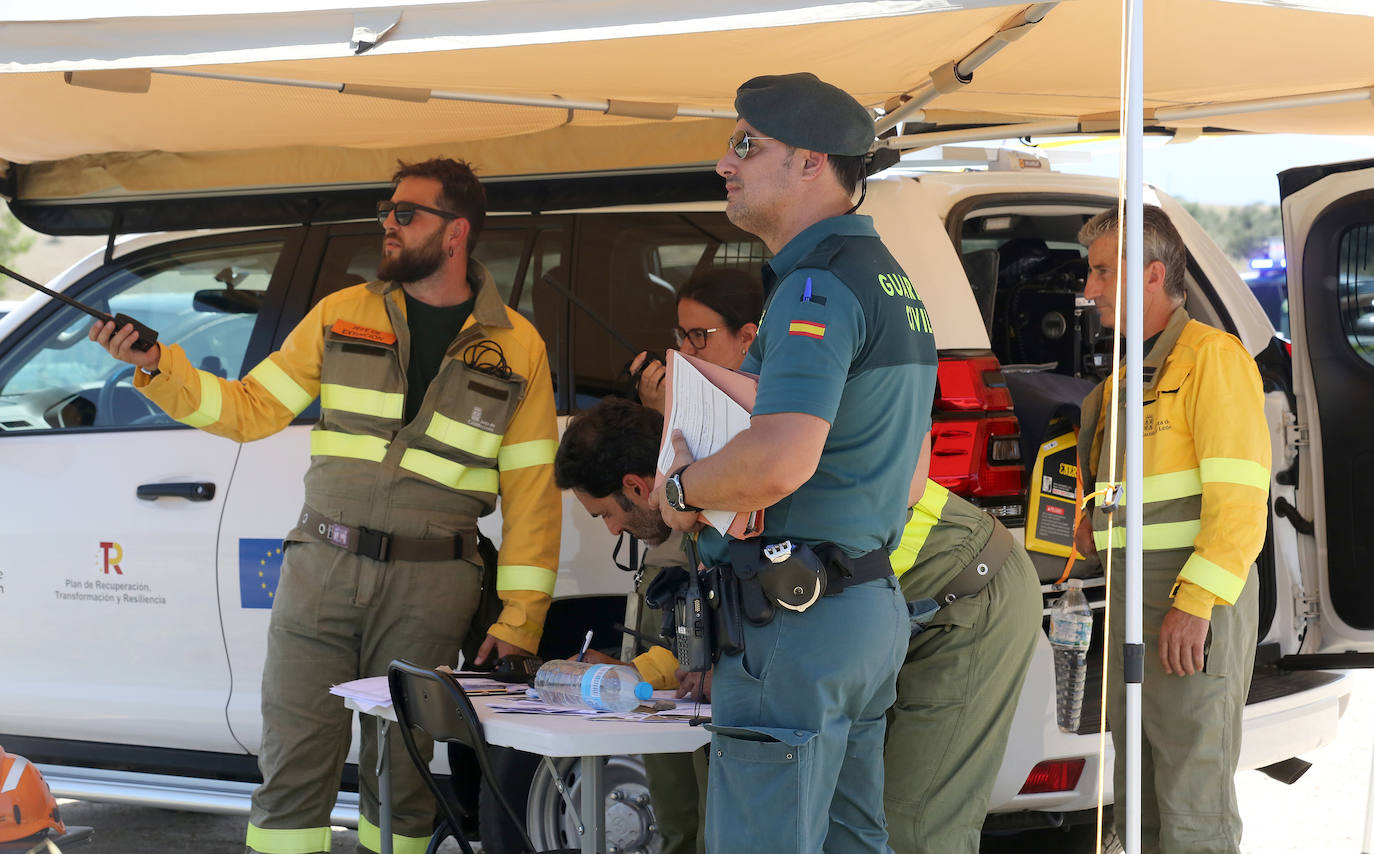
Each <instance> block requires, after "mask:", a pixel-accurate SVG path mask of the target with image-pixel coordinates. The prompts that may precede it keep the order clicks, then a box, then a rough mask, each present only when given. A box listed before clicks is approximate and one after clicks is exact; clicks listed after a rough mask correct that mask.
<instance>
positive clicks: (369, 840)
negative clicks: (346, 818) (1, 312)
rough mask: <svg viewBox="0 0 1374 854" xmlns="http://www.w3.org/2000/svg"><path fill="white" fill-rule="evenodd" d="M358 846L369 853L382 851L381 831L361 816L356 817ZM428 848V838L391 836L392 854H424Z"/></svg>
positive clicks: (395, 834) (396, 834)
mask: <svg viewBox="0 0 1374 854" xmlns="http://www.w3.org/2000/svg"><path fill="white" fill-rule="evenodd" d="M358 844H359V845H361V846H363V847H364V848H366V849H367V850H369V851H381V850H382V830H381V828H379V827H377V825H375V824H373V823H372V822H370V821H368V820H367V819H366V818H364V817H363V816H362V815H361V814H360V815H359V816H358ZM428 847H429V837H428V836H402V835H400V834H399V833H393V834H391V850H392V852H394V854H425V849H427V848H428Z"/></svg>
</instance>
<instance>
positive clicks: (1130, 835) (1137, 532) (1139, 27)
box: [1117, 0, 1145, 854]
mask: <svg viewBox="0 0 1374 854" xmlns="http://www.w3.org/2000/svg"><path fill="white" fill-rule="evenodd" d="M1144 5H1145V4H1144V0H1124V6H1123V12H1124V13H1125V14H1126V33H1125V35H1126V44H1125V45H1124V47H1125V49H1126V51H1127V62H1126V87H1125V89H1126V91H1125V97H1126V105H1125V107H1126V108H1125V111H1124V113H1125V114H1124V117H1123V126H1122V128H1121V131H1122V136H1123V137H1124V138H1125V141H1126V201H1125V208H1126V210H1125V216H1126V223H1125V228H1124V229H1123V230H1122V231H1123V232H1124V234H1125V237H1126V246H1125V264H1126V495H1125V506H1126V591H1125V592H1126V614H1125V620H1126V622H1125V628H1126V645H1125V650H1124V653H1123V655H1122V662H1121V666H1122V667H1123V668H1124V669H1125V684H1126V839H1125V840H1124V841H1125V845H1126V851H1127V852H1128V853H1129V854H1137V852H1139V851H1140V850H1141V849H1140V691H1141V681H1142V677H1143V673H1142V671H1143V670H1144V645H1143V643H1142V633H1141V622H1142V618H1141V605H1142V601H1143V595H1142V586H1141V574H1142V559H1141V539H1140V538H1141V531H1142V528H1143V519H1144V517H1143V515H1142V511H1143V506H1144V502H1143V501H1142V500H1141V499H1142V497H1143V496H1142V493H1141V483H1142V479H1143V476H1144V459H1145V452H1144V444H1145V428H1144V419H1143V412H1142V409H1143V405H1144V397H1145V388H1144V382H1143V372H1142V371H1141V363H1142V362H1143V361H1144V357H1145V354H1144V343H1145V342H1144V340H1143V338H1144V335H1143V330H1144V320H1145V318H1144V314H1145V294H1144V275H1145V261H1144V249H1143V235H1142V233H1141V230H1142V226H1143V224H1144V223H1143V220H1144V208H1143V205H1144V200H1143V198H1142V191H1143V190H1144V186H1145V184H1144V170H1143V163H1142V161H1143V159H1144V149H1145V145H1144V138H1145V132H1144V116H1145V110H1144V103H1145V101H1144V85H1143V78H1144V21H1143V20H1142V17H1141V16H1142V15H1143V13H1144ZM1119 233H1120V232H1119ZM1117 797H1118V800H1119V799H1120V793H1118V796H1117Z"/></svg>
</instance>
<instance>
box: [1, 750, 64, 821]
mask: <svg viewBox="0 0 1374 854" xmlns="http://www.w3.org/2000/svg"><path fill="white" fill-rule="evenodd" d="M49 830H51V831H53V832H54V833H55V834H56V835H58V836H60V835H62V834H64V833H66V832H67V826H66V825H65V824H63V823H62V817H61V816H60V815H59V814H58V812H57V801H56V800H55V799H54V798H53V796H52V790H51V789H49V788H48V784H47V783H45V782H43V775H42V774H40V773H38V768H37V767H36V766H34V764H33V763H32V762H29V760H27V759H25V758H24V757H22V756H15V755H14V754H13V753H6V752H5V749H4V748H3V747H0V842H14V841H16V840H19V839H24V838H26V837H29V836H34V837H38V836H42V835H44V834H46V833H47V832H48V831H49Z"/></svg>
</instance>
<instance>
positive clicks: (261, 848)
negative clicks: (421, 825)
mask: <svg viewBox="0 0 1374 854" xmlns="http://www.w3.org/2000/svg"><path fill="white" fill-rule="evenodd" d="M244 841H245V842H246V844H247V845H248V847H249V848H252V849H253V850H254V851H257V852H259V854H315V852H317V851H328V850H329V842H330V836H329V828H327V827H300V828H293V829H291V830H269V829H267V828H263V827H258V826H257V825H255V824H253V823H252V822H249V823H248V837H247V839H245V840H244ZM420 850H421V851H423V850H424V849H423V848H422V849H420Z"/></svg>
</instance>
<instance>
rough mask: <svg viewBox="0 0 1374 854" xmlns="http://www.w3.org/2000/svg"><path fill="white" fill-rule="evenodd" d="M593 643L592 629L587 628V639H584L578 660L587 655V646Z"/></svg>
mask: <svg viewBox="0 0 1374 854" xmlns="http://www.w3.org/2000/svg"><path fill="white" fill-rule="evenodd" d="M591 645H592V630H591V629H587V639H586V640H584V641H582V651H581V652H579V653H578V654H577V660H578V661H581V660H582V659H584V658H586V657H587V647H589V646H591Z"/></svg>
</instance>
